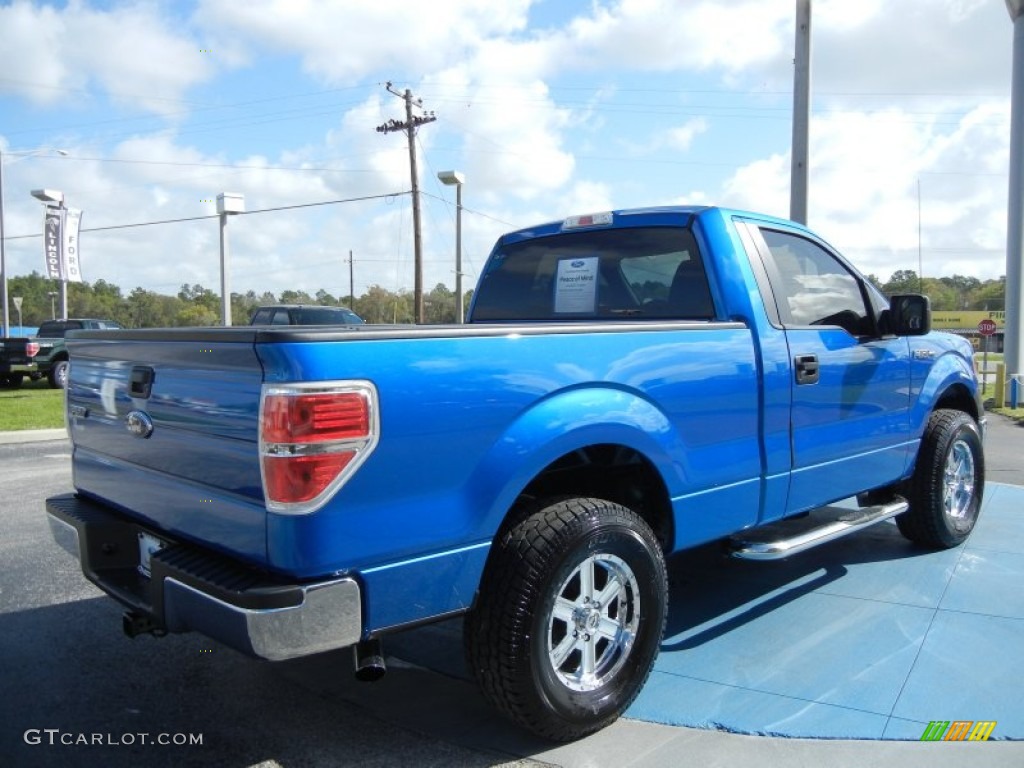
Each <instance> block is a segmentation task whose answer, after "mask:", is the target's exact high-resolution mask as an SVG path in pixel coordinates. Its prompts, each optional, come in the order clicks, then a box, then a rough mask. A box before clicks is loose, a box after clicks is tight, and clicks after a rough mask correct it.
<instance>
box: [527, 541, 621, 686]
mask: <svg viewBox="0 0 1024 768" xmlns="http://www.w3.org/2000/svg"><path fill="white" fill-rule="evenodd" d="M639 623H640V590H639V588H638V587H637V581H636V576H635V575H634V574H633V571H632V570H631V569H630V567H629V566H628V565H627V564H626V562H625V561H624V560H622V559H621V558H619V557H616V556H615V555H611V554H598V555H592V556H590V557H588V558H587V559H586V560H584V561H583V562H582V563H580V564H579V566H577V567H576V568H575V569H574V570H573V571H572V573H570V574H569V577H568V578H567V579H566V580H565V581H564V582H563V583H562V585H561V586H560V587H559V589H558V592H557V596H556V597H555V602H554V605H553V607H552V610H551V616H550V618H549V620H548V622H547V625H548V626H547V649H548V660H549V661H550V662H551V666H552V668H553V669H554V670H555V673H556V675H557V678H558V680H559V681H560V682H561V683H562V684H563V685H565V686H566V687H567V688H569V689H570V690H573V691H590V690H594V689H595V688H599V687H601V686H602V685H604V684H605V683H607V682H608V681H609V680H610V679H611V678H612V677H613V676H614V675H615V673H616V672H618V671H619V669H621V668H622V665H623V664H625V663H626V660H627V659H628V658H629V653H630V650H631V649H632V647H633V641H634V640H635V638H636V633H637V628H638V626H639Z"/></svg>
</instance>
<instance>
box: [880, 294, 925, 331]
mask: <svg viewBox="0 0 1024 768" xmlns="http://www.w3.org/2000/svg"><path fill="white" fill-rule="evenodd" d="M882 328H883V330H884V331H885V332H886V333H891V334H893V335H894V336H924V335H925V334H926V333H928V332H930V331H931V329H932V303H931V301H930V300H929V298H928V297H927V296H922V295H920V294H917V293H904V294H899V295H897V296H892V297H891V298H890V299H889V309H887V310H886V311H885V312H883V313H882Z"/></svg>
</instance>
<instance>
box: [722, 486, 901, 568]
mask: <svg viewBox="0 0 1024 768" xmlns="http://www.w3.org/2000/svg"><path fill="white" fill-rule="evenodd" d="M909 507H910V504H909V503H908V502H907V500H906V499H904V498H902V497H900V496H897V497H895V498H894V499H893V500H892V501H890V502H888V503H886V504H879V505H878V506H874V507H864V508H862V509H853V510H851V509H842V508H838V507H824V508H822V509H820V510H815V511H814V512H812V513H811V514H810V515H808V516H806V517H801V518H796V519H792V520H782V521H779V522H777V523H771V524H769V525H765V526H762V527H760V528H752V529H750V530H749V531H744V532H743V533H740V534H736V535H735V536H733V537H732V538H730V539H729V544H728V546H729V554H730V555H731V556H732V557H738V558H740V559H742V560H781V559H783V558H785V557H789V556H790V555H795V554H797V553H798V552H803V551H805V550H808V549H811V548H812V547H816V546H818V545H819V544H824V543H826V542H829V541H833V540H835V539H838V538H841V537H843V536H846V535H848V534H851V533H856V532H857V531H860V530H863V529H864V528H867V527H868V526H871V525H874V524H875V523H880V522H882V521H883V520H888V519H889V518H891V517H895V516H896V515H899V514H901V513H903V512H906V511H907V509H909ZM837 515H838V516H837Z"/></svg>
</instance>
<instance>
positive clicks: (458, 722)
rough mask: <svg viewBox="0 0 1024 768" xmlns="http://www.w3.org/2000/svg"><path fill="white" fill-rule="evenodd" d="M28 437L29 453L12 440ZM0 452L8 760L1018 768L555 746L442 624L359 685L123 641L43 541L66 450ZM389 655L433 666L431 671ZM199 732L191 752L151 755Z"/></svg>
mask: <svg viewBox="0 0 1024 768" xmlns="http://www.w3.org/2000/svg"><path fill="white" fill-rule="evenodd" d="M58 432H59V431H58ZM26 438H28V439H29V440H32V442H27V443H26V442H20V440H24V439H26ZM40 438H42V440H40ZM2 443H3V441H2V440H0V510H2V513H0V514H2V519H3V526H4V535H3V537H0V658H2V659H3V662H2V663H3V667H2V670H3V674H2V677H0V764H2V765H5V766H6V765H12V766H21V765H26V766H28V765H31V766H61V768H63V767H64V766H67V765H75V766H93V765H96V766H100V765H103V766H113V767H114V768H118V767H119V766H129V765H130V766H137V765H182V764H188V765H229V766H259V768H275V767H276V766H281V767H283V768H290V767H291V766H350V765H351V766H355V765H358V766H377V765H380V766H394V765H415V766H421V765H438V766H441V765H443V766H474V767H475V766H505V765H508V766H537V765H559V766H566V767H567V768H569V767H572V766H580V767H582V766H593V767H594V768H600V767H601V766H616V767H617V766H635V767H636V768H653V767H654V766H676V765H678V766H684V765H686V766H689V765H694V766H730V767H732V766H744V765H750V766H755V765H757V766H761V765H772V766H790V765H792V766H836V767H839V766H857V767H858V768H860V766H865V765H872V766H873V765H896V764H898V765H900V766H901V768H916V767H917V766H921V768H945V767H946V766H950V767H951V766H962V765H967V764H970V765H977V766H999V767H1001V766H1007V767H1009V766H1014V767H1015V768H1019V766H1021V765H1024V744H1021V743H1020V742H1010V741H990V742H987V743H983V744H970V743H941V742H940V743H922V742H916V741H904V742H893V741H889V742H881V741H869V740H823V739H786V738H767V737H761V736H742V735H737V734H732V733H727V732H722V731H718V730H711V729H704V728H683V727H677V726H666V725H658V724H654V723H649V722H642V721H639V720H632V719H628V718H623V719H621V720H620V721H619V722H617V723H616V724H614V725H613V726H611V727H609V728H607V729H605V730H603V731H601V732H600V733H597V734H595V735H593V736H591V737H588V738H586V739H582V740H580V741H578V742H575V743H573V744H569V745H552V744H550V743H546V742H542V741H539V740H537V739H534V738H532V737H531V736H529V735H528V734H525V733H523V732H522V731H521V730H519V729H518V728H516V727H515V726H513V725H511V724H509V723H507V722H506V721H505V720H503V719H502V718H501V717H499V716H498V715H496V714H495V713H494V712H493V711H492V710H491V709H490V708H489V707H488V706H487V705H486V704H485V703H484V701H483V699H482V698H481V697H480V696H479V694H478V693H477V691H476V688H475V687H474V686H473V685H472V684H470V683H469V682H467V681H466V680H465V679H463V678H462V677H461V676H459V675H458V674H448V673H446V671H445V667H446V665H451V667H452V669H453V670H454V669H455V668H457V666H458V664H459V661H458V660H459V659H460V656H461V647H460V646H455V647H453V646H452V645H451V644H450V643H448V642H447V640H448V638H446V636H445V632H444V631H443V629H442V630H440V631H436V632H427V633H421V634H420V635H418V636H417V635H409V636H408V637H406V638H405V640H404V642H405V646H404V647H403V642H402V641H397V642H395V643H392V644H391V645H390V651H389V653H390V654H391V655H390V658H389V663H390V671H389V673H388V675H387V676H386V677H385V678H384V679H383V680H381V681H380V682H377V683H373V684H367V683H358V682H356V681H355V680H354V679H353V678H352V674H351V658H350V654H349V653H348V652H345V651H339V652H334V653H327V654H321V655H319V656H315V657H310V658H306V659H299V660H295V661H291V662H284V663H277V664H269V663H265V662H258V661H254V660H251V659H248V658H245V657H243V656H240V655H238V654H236V653H234V652H232V651H229V650H226V649H223V648H220V647H217V646H215V645H214V644H212V643H210V642H208V641H205V640H204V638H202V637H200V636H198V635H194V634H190V635H175V636H170V637H166V638H162V639H155V638H150V637H142V638H137V639H135V640H129V639H127V638H126V637H124V636H123V635H122V633H121V631H120V609H119V608H118V607H117V606H116V605H115V604H114V603H113V601H111V600H109V599H107V598H105V597H103V596H102V595H101V593H100V592H99V591H98V590H96V589H95V588H93V587H92V586H91V585H89V584H88V583H87V582H85V581H84V579H83V578H82V576H81V573H80V570H79V568H78V564H77V563H76V562H75V561H74V560H72V559H71V558H70V557H68V556H67V555H66V554H65V553H64V552H63V550H60V549H59V548H58V547H57V546H56V545H55V544H54V543H53V542H52V540H51V539H50V535H49V530H48V527H47V524H46V520H45V513H44V511H43V500H44V498H45V497H46V496H49V495H52V494H55V493H60V492H64V491H67V490H69V489H70V466H69V461H68V443H67V440H66V438H64V437H63V436H62V435H60V434H57V433H56V432H47V433H45V434H38V433H37V434H23V435H21V436H20V437H19V442H14V443H10V444H6V445H5V444H2ZM986 454H987V472H986V475H987V478H988V480H989V482H996V483H1011V484H1016V485H1022V486H1024V428H1021V427H1018V426H1016V425H1014V424H1012V423H1010V422H1009V421H1008V420H1006V419H1003V418H1002V417H998V416H990V429H989V433H988V435H987V438H986ZM1020 638H1021V641H1022V643H1024V634H1021V635H1020ZM409 643H412V644H413V647H412V648H411V649H410V648H409V647H408V645H409ZM431 643H435V644H436V647H433V648H431V647H429V646H430V644H431ZM407 650H408V651H411V652H408V653H405V651H407ZM402 655H405V656H407V657H431V656H435V657H438V658H440V659H441V661H440V662H439V663H437V664H433V665H432V668H429V669H428V668H426V667H425V666H424V665H422V664H412V663H409V662H408V661H405V660H403V659H402V658H401V656H402ZM437 670H440V671H437ZM142 734H146V736H145V737H143V736H142ZM97 735H98V736H99V737H100V741H104V740H105V741H106V742H107V743H96V737H97ZM196 735H198V736H200V737H201V740H202V743H201V744H195V743H192V744H187V743H186V744H174V743H171V744H168V745H163V744H159V743H153V742H154V741H157V740H158V739H161V738H162V739H163V740H166V741H172V742H173V741H175V740H185V741H188V740H190V739H191V740H193V742H194V737H195V736H196ZM83 740H84V743H83ZM62 741H64V742H66V741H71V742H72V743H70V744H65V743H61V742H62Z"/></svg>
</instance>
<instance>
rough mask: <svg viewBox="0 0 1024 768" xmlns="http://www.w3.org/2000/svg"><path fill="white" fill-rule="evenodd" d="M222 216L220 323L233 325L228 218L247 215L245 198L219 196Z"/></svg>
mask: <svg viewBox="0 0 1024 768" xmlns="http://www.w3.org/2000/svg"><path fill="white" fill-rule="evenodd" d="M217 213H219V214H220V322H221V325H231V277H230V274H229V271H228V256H229V252H228V216H230V215H232V214H236V213H245V198H244V197H243V196H242V195H240V194H238V193H237V192H221V193H220V194H219V195H217Z"/></svg>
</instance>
